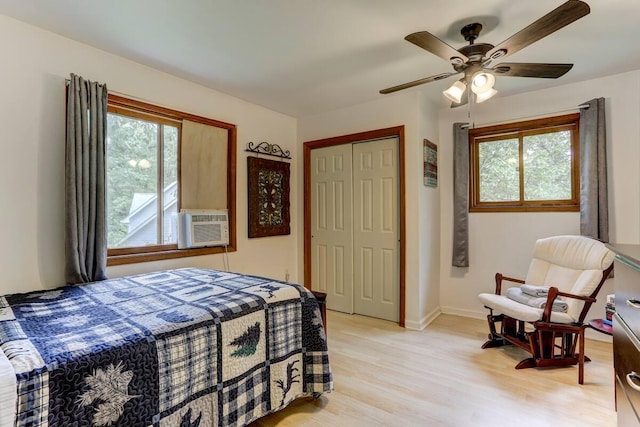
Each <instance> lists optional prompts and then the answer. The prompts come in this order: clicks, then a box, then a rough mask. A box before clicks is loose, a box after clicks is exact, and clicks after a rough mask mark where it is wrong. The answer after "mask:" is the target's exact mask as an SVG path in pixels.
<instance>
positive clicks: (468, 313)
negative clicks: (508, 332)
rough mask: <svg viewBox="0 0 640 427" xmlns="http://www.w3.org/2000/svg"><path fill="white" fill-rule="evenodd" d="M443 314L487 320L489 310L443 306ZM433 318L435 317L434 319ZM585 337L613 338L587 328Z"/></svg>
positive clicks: (609, 339) (593, 338) (598, 339)
mask: <svg viewBox="0 0 640 427" xmlns="http://www.w3.org/2000/svg"><path fill="white" fill-rule="evenodd" d="M440 309H441V311H442V314H452V315H454V316H462V317H470V318H472V319H479V320H485V319H486V318H487V314H489V311H488V310H486V311H475V310H465V309H460V308H456V307H441V308H440ZM432 320H433V319H432ZM585 338H586V339H590V340H594V341H603V342H612V338H611V336H609V335H605V334H603V333H601V332H597V331H594V330H592V329H590V328H587V330H586V333H585Z"/></svg>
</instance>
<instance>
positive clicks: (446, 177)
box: [438, 71, 640, 318]
mask: <svg viewBox="0 0 640 427" xmlns="http://www.w3.org/2000/svg"><path fill="white" fill-rule="evenodd" d="M499 84H500V82H499V80H498V82H497V83H496V85H497V86H498V89H500V88H499ZM597 97H604V98H605V99H606V103H607V107H606V115H607V118H606V120H607V126H608V130H607V143H608V149H607V155H608V161H607V164H608V175H609V214H610V241H611V242H618V243H640V187H639V185H638V184H639V183H640V167H639V166H640V71H634V72H628V73H624V74H619V75H614V76H609V77H606V78H600V79H596V80H591V81H585V82H581V83H576V84H570V85H566V86H561V87H556V88H553V89H547V90H541V91H537V92H531V93H527V94H522V95H517V96H511V97H505V98H496V99H492V100H490V101H487V102H486V103H483V104H479V105H476V106H475V107H474V110H473V116H472V121H473V122H475V123H476V125H483V124H489V123H497V122H504V121H516V120H520V119H524V118H532V117H534V116H535V117H538V116H544V115H555V114H566V113H568V111H564V112H562V113H558V112H561V111H563V110H569V109H575V108H576V107H577V106H578V105H580V104H581V103H584V102H586V101H589V100H590V99H593V98H597ZM460 110H461V111H457V110H442V111H440V113H439V121H438V123H439V127H440V132H439V139H440V142H441V143H440V145H439V148H440V153H439V154H440V164H439V167H440V171H439V172H440V183H441V185H442V188H441V194H442V200H441V232H442V239H441V244H440V250H441V264H440V285H441V299H440V302H441V305H442V311H443V312H447V313H454V314H460V315H465V316H471V317H478V318H484V317H485V316H486V310H485V309H484V308H483V307H482V305H481V304H480V303H479V301H478V299H477V294H478V293H480V292H492V291H493V290H494V280H493V276H494V274H495V273H496V272H503V273H504V274H507V275H510V276H515V277H524V275H525V274H526V271H527V268H528V265H529V264H528V263H529V260H530V258H531V250H532V248H533V244H534V242H535V240H536V239H538V238H540V237H546V236H551V235H554V234H579V231H580V224H579V214H578V213H471V214H469V230H470V233H469V241H470V247H469V259H470V266H469V268H455V267H451V251H452V230H453V224H452V212H453V209H452V202H451V200H452V192H453V182H452V179H453V178H452V174H453V172H452V170H453V154H452V144H453V142H452V125H453V123H454V122H456V121H459V122H466V121H467V110H466V109H464V108H463V109H460ZM574 111H577V110H574ZM609 293H613V280H608V281H607V283H606V284H605V286H604V287H603V289H602V290H601V293H600V295H601V298H600V299H599V301H598V303H597V304H595V305H594V306H593V307H592V309H591V312H590V314H589V316H590V317H602V316H603V315H604V295H606V294H609Z"/></svg>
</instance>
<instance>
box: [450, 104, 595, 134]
mask: <svg viewBox="0 0 640 427" xmlns="http://www.w3.org/2000/svg"><path fill="white" fill-rule="evenodd" d="M583 108H589V104H580V105H578V106H577V107H576V108H568V109H566V110H559V111H553V112H551V113H544V114H538V115H534V116H524V117H516V118H513V119H509V120H500V121H497V122H488V123H480V124H479V125H478V126H489V125H497V124H501V123H509V122H513V121H520V120H525V119H534V118H536V117H546V116H550V115H555V114H559V113H568V112H569V111H576V110H581V109H583ZM473 126H474V127H475V126H476V124H475V123H473ZM470 127H471V124H469V123H466V124H463V125H462V126H461V128H462V129H467V128H470Z"/></svg>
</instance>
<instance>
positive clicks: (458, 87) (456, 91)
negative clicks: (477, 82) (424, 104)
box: [442, 80, 467, 104]
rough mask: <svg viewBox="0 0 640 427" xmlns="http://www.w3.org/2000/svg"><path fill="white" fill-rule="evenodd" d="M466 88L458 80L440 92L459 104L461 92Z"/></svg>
mask: <svg viewBox="0 0 640 427" xmlns="http://www.w3.org/2000/svg"><path fill="white" fill-rule="evenodd" d="M466 89H467V86H466V85H465V84H464V83H463V82H462V81H460V80H458V81H457V82H455V83H454V84H452V85H451V87H450V88H449V89H447V90H445V91H444V92H442V94H443V95H444V96H446V97H447V98H449V100H451V101H453V102H455V103H456V104H459V103H460V101H461V100H462V94H463V93H464V91H465V90H466Z"/></svg>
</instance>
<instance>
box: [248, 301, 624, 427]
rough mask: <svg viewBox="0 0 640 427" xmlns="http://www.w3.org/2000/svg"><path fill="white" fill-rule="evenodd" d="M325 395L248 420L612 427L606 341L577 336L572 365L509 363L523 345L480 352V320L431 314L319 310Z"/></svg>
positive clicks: (283, 424)
mask: <svg viewBox="0 0 640 427" xmlns="http://www.w3.org/2000/svg"><path fill="white" fill-rule="evenodd" d="M327 328H328V340H329V341H328V344H329V358H330V362H331V368H332V371H333V377H334V388H335V390H334V391H333V392H332V393H329V394H325V395H323V396H322V397H321V398H320V399H318V400H317V401H312V400H311V399H306V398H305V399H298V400H297V401H294V402H293V403H291V404H290V405H289V406H288V407H287V408H286V409H284V410H282V411H280V412H277V413H275V414H271V415H269V416H267V417H264V418H262V419H260V420H258V421H257V422H255V423H253V424H252V427H259V426H260V427H267V426H280V427H290V426H291V427H293V426H296V427H298V426H333V427H342V426H349V427H351V426H367V427H369V426H401V427H407V426H465V427H467V426H473V427H475V426H519V427H535V426H563V427H566V426H581V427H586V426H594V427H607V426H615V425H616V413H615V403H614V386H613V375H614V374H613V362H612V349H611V344H609V343H605V342H600V341H592V340H587V342H586V354H587V355H588V356H589V357H590V358H591V359H592V361H591V362H589V363H587V364H586V365H585V384H584V385H582V386H580V385H578V372H577V367H574V366H571V367H564V368H547V369H525V370H515V369H514V366H515V365H516V363H517V362H519V361H520V360H521V359H524V358H525V357H527V353H526V352H524V351H522V350H520V349H517V348H512V347H505V348H498V349H487V350H482V349H481V348H480V346H481V345H482V343H483V342H484V341H485V338H486V335H487V331H488V328H487V325H486V321H480V320H475V319H468V318H464V317H458V316H452V315H440V316H439V317H438V318H437V319H436V320H435V321H434V322H433V323H431V324H430V325H429V326H428V327H427V328H426V329H425V330H424V331H410V330H406V329H403V328H400V327H398V326H397V325H396V324H394V323H391V322H387V321H383V320H378V319H372V318H369V317H364V316H357V315H346V314H342V313H338V312H332V311H330V312H328V322H327Z"/></svg>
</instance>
